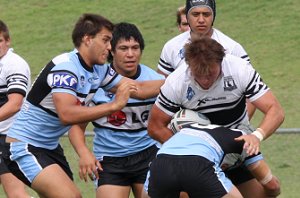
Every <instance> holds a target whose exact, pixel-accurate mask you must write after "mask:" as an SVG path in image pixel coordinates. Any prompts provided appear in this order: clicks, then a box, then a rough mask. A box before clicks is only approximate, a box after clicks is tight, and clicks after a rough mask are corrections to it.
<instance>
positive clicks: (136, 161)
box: [96, 145, 158, 187]
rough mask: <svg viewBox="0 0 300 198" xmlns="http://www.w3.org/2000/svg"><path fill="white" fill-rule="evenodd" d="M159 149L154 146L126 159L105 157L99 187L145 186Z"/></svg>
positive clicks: (98, 182) (100, 172)
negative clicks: (151, 163)
mask: <svg viewBox="0 0 300 198" xmlns="http://www.w3.org/2000/svg"><path fill="white" fill-rule="evenodd" d="M157 151H158V148H157V146H156V145H153V146H151V147H149V148H147V149H145V150H143V151H141V152H138V153H136V154H133V155H129V156H126V157H107V156H104V157H103V161H101V165H102V168H103V171H99V179H98V181H96V184H97V187H99V186H101V185H105V184H110V185H118V186H131V185H132V184H134V183H140V184H144V182H145V180H146V176H147V172H148V170H149V164H150V162H151V161H152V160H153V159H154V158H155V156H156V153H157Z"/></svg>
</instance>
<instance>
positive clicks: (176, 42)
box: [157, 28, 250, 75]
mask: <svg viewBox="0 0 300 198" xmlns="http://www.w3.org/2000/svg"><path fill="white" fill-rule="evenodd" d="M211 38H212V39H214V40H216V41H218V42H219V43H220V44H221V45H222V46H223V47H224V49H225V53H226V54H231V55H234V56H237V57H240V58H242V59H244V60H246V61H248V62H250V58H249V56H248V54H247V52H246V51H245V49H244V48H243V47H242V46H241V45H240V44H239V43H238V42H236V41H234V40H233V39H231V38H230V37H228V36H226V35H225V34H224V33H222V32H221V31H219V30H217V29H215V28H213V34H212V36H211ZM190 40H191V34H190V31H186V32H184V33H182V34H179V35H178V36H176V37H174V38H172V39H171V40H169V41H168V42H167V43H166V44H165V45H164V47H163V49H162V52H161V55H160V59H159V62H158V65H157V68H158V69H159V70H160V71H161V72H163V73H164V74H165V75H169V74H171V73H172V72H173V71H174V70H175V69H176V68H178V67H179V65H181V64H182V62H185V60H184V46H185V44H187V43H189V42H190Z"/></svg>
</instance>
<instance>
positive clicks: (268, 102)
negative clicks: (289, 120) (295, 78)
mask: <svg viewBox="0 0 300 198" xmlns="http://www.w3.org/2000/svg"><path fill="white" fill-rule="evenodd" d="M252 104H253V105H254V106H255V107H256V108H258V109H259V110H260V111H261V112H263V113H264V117H263V120H262V121H261V123H260V124H259V128H261V129H263V131H264V133H265V134H263V135H264V139H266V138H268V137H269V136H271V135H272V134H273V133H274V132H275V131H276V129H278V127H279V126H280V125H281V124H282V122H283V121H284V111H283V109H282V107H281V105H280V103H279V102H278V100H277V99H276V97H275V96H274V95H273V93H272V92H271V91H268V92H267V93H266V94H264V95H263V96H262V97H260V98H259V99H257V100H256V101H254V102H252Z"/></svg>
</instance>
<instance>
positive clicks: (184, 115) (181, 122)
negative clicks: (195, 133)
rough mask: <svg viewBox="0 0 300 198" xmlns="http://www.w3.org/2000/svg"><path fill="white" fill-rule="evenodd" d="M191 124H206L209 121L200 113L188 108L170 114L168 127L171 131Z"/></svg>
mask: <svg viewBox="0 0 300 198" xmlns="http://www.w3.org/2000/svg"><path fill="white" fill-rule="evenodd" d="M191 124H199V125H203V126H206V125H209V124H211V123H210V120H209V119H208V118H207V117H206V116H205V115H203V114H202V113H199V112H196V111H193V110H190V109H181V110H179V111H178V112H176V113H175V114H174V115H173V116H172V119H171V122H170V128H171V130H172V131H173V133H177V132H178V131H180V129H182V128H185V127H189V126H190V125H191Z"/></svg>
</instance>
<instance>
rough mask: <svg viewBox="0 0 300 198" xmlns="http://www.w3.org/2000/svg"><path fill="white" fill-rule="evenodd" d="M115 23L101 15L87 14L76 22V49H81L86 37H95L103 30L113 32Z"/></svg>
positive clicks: (73, 38) (73, 36) (73, 37)
mask: <svg viewBox="0 0 300 198" xmlns="http://www.w3.org/2000/svg"><path fill="white" fill-rule="evenodd" d="M113 27H114V25H113V23H112V22H110V21H109V20H108V19H106V18H105V17H103V16H101V15H97V14H90V13H86V14H83V15H82V16H81V17H80V18H79V19H78V21H77V22H76V24H75V26H74V29H73V32H72V40H73V44H74V46H75V47H79V46H80V45H81V43H82V41H83V38H84V37H85V36H91V37H95V36H96V35H97V34H99V32H101V30H103V29H106V30H107V31H108V32H110V33H111V32H112V31H113Z"/></svg>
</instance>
